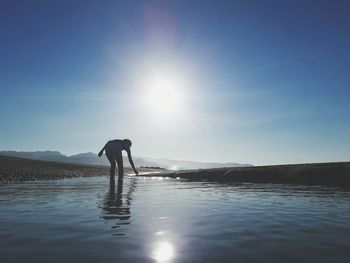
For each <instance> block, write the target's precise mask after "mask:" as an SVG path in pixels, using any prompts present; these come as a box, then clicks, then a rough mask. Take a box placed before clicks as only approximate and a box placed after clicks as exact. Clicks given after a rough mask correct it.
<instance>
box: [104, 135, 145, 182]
mask: <svg viewBox="0 0 350 263" xmlns="http://www.w3.org/2000/svg"><path fill="white" fill-rule="evenodd" d="M131 145H132V143H131V141H130V140H129V139H124V140H111V141H108V142H107V143H106V145H105V146H104V147H103V148H102V149H101V151H100V152H99V153H98V156H99V157H101V156H102V154H103V151H105V153H106V156H107V158H108V161H109V162H110V164H111V169H110V176H111V178H112V177H114V175H115V168H116V162H117V164H118V176H123V175H124V167H123V156H122V151H123V150H125V151H126V152H127V153H128V159H129V162H130V165H131V167H132V168H133V169H134V172H135V174H136V175H138V172H137V170H136V168H135V165H134V162H133V160H132V157H131V150H130V148H131Z"/></svg>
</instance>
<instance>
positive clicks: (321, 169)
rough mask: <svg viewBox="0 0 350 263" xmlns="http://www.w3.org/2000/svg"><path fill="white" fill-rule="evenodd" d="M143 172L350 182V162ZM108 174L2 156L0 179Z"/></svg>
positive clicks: (227, 179) (257, 180)
mask: <svg viewBox="0 0 350 263" xmlns="http://www.w3.org/2000/svg"><path fill="white" fill-rule="evenodd" d="M139 172H140V173H142V176H162V177H171V178H183V179H189V180H196V181H197V180H210V181H219V182H251V183H287V184H304V185H329V186H347V187H348V186H350V162H339V163H313V164H290V165H270V166H255V167H235V168H232V167H230V168H216V169H199V170H185V171H177V172H170V171H166V170H162V169H147V168H142V169H139ZM125 173H132V170H131V169H130V168H125ZM108 174H109V167H107V166H98V165H83V164H68V163H59V162H48V161H37V160H30V159H23V158H17V157H7V156H0V183H9V182H16V181H35V180H49V179H63V178H74V177H91V176H106V175H108Z"/></svg>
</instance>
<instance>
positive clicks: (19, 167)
mask: <svg viewBox="0 0 350 263" xmlns="http://www.w3.org/2000/svg"><path fill="white" fill-rule="evenodd" d="M140 171H141V172H145V171H146V172H150V171H155V170H154V169H146V168H144V169H140ZM125 172H126V173H129V172H130V173H131V172H132V170H131V168H125ZM92 176H109V167H107V166H99V165H84V164H70V163H59V162H48V161H38V160H31V159H24V158H18V157H8V156H1V155H0V183H11V182H17V181H36V180H50V179H63V178H75V177H92Z"/></svg>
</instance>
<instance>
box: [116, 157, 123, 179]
mask: <svg viewBox="0 0 350 263" xmlns="http://www.w3.org/2000/svg"><path fill="white" fill-rule="evenodd" d="M116 159H117V163H118V176H124V167H123V156H122V154H121V153H120V154H118V155H117V158H116Z"/></svg>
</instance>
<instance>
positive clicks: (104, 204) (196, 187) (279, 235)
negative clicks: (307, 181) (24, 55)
mask: <svg viewBox="0 0 350 263" xmlns="http://www.w3.org/2000/svg"><path fill="white" fill-rule="evenodd" d="M349 258H350V191H349V190H346V189H340V188H328V187H309V186H308V187H306V186H289V185H273V184H220V183H210V182H188V181H184V180H175V179H160V178H146V177H133V176H126V177H125V178H124V179H123V181H119V182H118V181H116V182H115V186H114V184H112V185H110V182H109V179H108V178H107V177H104V178H103V177H96V178H79V179H67V180H57V181H41V182H27V183H20V184H10V185H1V186H0V262H107V261H109V262H349Z"/></svg>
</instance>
